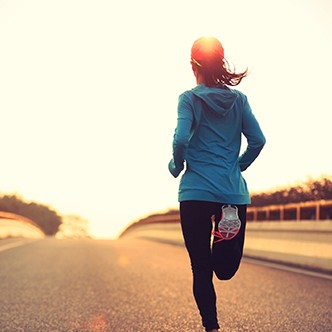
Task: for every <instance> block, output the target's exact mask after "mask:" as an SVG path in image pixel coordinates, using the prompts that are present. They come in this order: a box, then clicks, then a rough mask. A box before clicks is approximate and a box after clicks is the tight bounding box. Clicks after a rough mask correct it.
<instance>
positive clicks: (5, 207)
mask: <svg viewBox="0 0 332 332" xmlns="http://www.w3.org/2000/svg"><path fill="white" fill-rule="evenodd" d="M0 211H5V212H12V213H15V214H18V215H21V216H23V217H26V218H29V219H31V220H32V221H33V222H35V223H36V225H38V226H39V227H40V228H41V229H42V230H43V232H44V233H45V234H46V235H55V234H56V232H57V231H58V229H59V226H60V225H61V223H62V218H61V217H60V216H59V215H58V214H57V213H56V212H55V211H53V210H51V209H50V208H49V207H47V206H45V205H42V204H38V203H34V202H30V203H27V202H24V201H23V200H22V199H21V198H19V197H17V196H15V195H4V196H0Z"/></svg>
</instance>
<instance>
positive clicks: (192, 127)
mask: <svg viewBox="0 0 332 332" xmlns="http://www.w3.org/2000/svg"><path fill="white" fill-rule="evenodd" d="M242 134H243V135H244V136H245V137H246V139H247V143H248V144H247V148H246V150H245V151H244V153H243V154H242V155H241V156H239V153H240V148H241V136H242ZM264 144H265V137H264V135H263V133H262V130H261V128H260V126H259V124H258V122H257V120H256V118H255V116H254V115H253V113H252V111H251V108H250V106H249V103H248V100H247V97H246V96H245V95H244V94H243V93H241V92H239V91H238V90H235V89H230V88H228V87H227V86H225V85H218V86H216V87H207V86H205V85H204V84H200V85H198V86H197V87H195V88H194V89H192V90H188V91H186V92H184V93H183V94H181V95H180V97H179V103H178V121H177V128H176V130H175V134H174V139H173V159H172V160H171V161H170V162H169V165H168V168H169V171H170V172H171V174H172V175H173V176H174V177H177V176H178V175H179V174H180V173H181V171H182V170H183V169H184V165H185V164H186V170H185V173H184V174H183V176H182V178H181V181H180V188H179V201H180V202H181V201H187V200H201V201H210V202H219V203H224V204H249V203H250V195H249V192H248V188H247V184H246V182H245V180H244V178H243V177H242V174H241V172H242V171H244V170H246V169H247V168H248V167H249V166H250V165H251V164H252V162H253V161H254V160H255V159H256V158H257V156H258V155H259V153H260V151H261V150H262V148H263V146H264Z"/></svg>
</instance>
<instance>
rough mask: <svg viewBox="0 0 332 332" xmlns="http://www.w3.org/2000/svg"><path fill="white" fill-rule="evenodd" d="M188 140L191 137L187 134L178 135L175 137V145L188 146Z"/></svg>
mask: <svg viewBox="0 0 332 332" xmlns="http://www.w3.org/2000/svg"><path fill="white" fill-rule="evenodd" d="M188 142H189V137H186V136H177V137H176V138H175V139H174V142H173V144H174V146H176V147H183V148H184V147H186V146H187V145H188Z"/></svg>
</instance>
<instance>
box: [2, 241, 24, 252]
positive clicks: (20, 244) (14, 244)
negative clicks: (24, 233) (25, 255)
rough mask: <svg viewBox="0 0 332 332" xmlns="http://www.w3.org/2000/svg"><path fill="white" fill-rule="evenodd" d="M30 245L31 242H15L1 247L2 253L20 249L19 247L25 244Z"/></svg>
mask: <svg viewBox="0 0 332 332" xmlns="http://www.w3.org/2000/svg"><path fill="white" fill-rule="evenodd" d="M27 243H30V241H26V240H25V241H15V242H11V243H7V244H4V245H0V251H5V250H8V249H11V248H15V247H19V246H23V245H24V244H27Z"/></svg>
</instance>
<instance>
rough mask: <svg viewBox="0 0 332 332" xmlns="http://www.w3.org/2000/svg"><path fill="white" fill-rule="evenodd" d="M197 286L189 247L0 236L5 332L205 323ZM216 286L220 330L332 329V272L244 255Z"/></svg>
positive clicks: (140, 330)
mask: <svg viewBox="0 0 332 332" xmlns="http://www.w3.org/2000/svg"><path fill="white" fill-rule="evenodd" d="M18 241H21V242H18ZM191 287H192V286H191V270H190V266H189V260H188V257H187V254H186V252H185V249H184V248H183V247H177V246H171V245H167V244H158V243H154V242H148V241H143V240H119V241H93V240H55V239H48V238H47V239H43V240H35V241H27V242H25V240H23V241H22V240H10V241H7V240H1V241H0V331H1V332H7V331H8V332H16V331H29V332H39V331H41V332H49V331H52V332H53V331H54V332H55V331H63V332H81V331H82V332H105V331H112V332H113V331H114V332H126V331H132V332H150V331H151V332H152V331H153V332H157V331H162V332H168V331H169V332H172V331H176V332H183V331H185V332H186V331H193V332H196V331H197V332H198V331H203V329H202V328H201V326H200V317H199V315H198V312H197V310H196V305H195V303H194V300H193V297H192V293H191ZM216 291H217V294H218V306H219V310H218V314H219V319H220V324H221V326H222V329H221V331H227V332H229V331H262V332H267V331H278V332H283V331H290V332H294V331H301V332H305V331H308V332H309V331H310V332H313V331H324V332H326V331H332V315H331V307H332V281H331V280H327V279H321V278H317V277H312V276H305V275H300V274H297V273H292V272H287V271H280V270H276V269H273V268H269V267H264V266H257V265H252V264H249V263H245V262H244V263H242V265H241V267H240V270H239V272H238V274H237V275H236V276H235V277H234V278H233V279H232V280H231V281H224V282H220V281H218V282H217V283H216Z"/></svg>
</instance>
